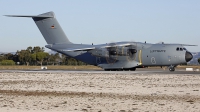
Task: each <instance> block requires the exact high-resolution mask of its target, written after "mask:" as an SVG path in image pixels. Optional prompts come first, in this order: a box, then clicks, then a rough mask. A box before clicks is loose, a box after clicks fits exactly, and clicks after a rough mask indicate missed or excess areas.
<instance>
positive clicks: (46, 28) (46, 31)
mask: <svg viewBox="0 0 200 112" xmlns="http://www.w3.org/2000/svg"><path fill="white" fill-rule="evenodd" d="M6 16H9V17H32V18H33V20H34V21H35V23H36V25H37V27H38V28H39V30H40V32H41V33H42V35H43V37H44V38H45V40H46V42H47V43H48V44H59V43H67V44H71V42H70V41H69V40H68V38H67V36H66V35H65V33H64V32H63V30H62V28H61V26H60V25H59V23H58V21H57V20H56V18H55V14H54V12H47V13H43V14H40V15H37V16H26V15H25V16H23V15H6Z"/></svg>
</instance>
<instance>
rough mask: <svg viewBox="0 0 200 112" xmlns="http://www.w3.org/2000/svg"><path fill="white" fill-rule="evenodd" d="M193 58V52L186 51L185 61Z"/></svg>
mask: <svg viewBox="0 0 200 112" xmlns="http://www.w3.org/2000/svg"><path fill="white" fill-rule="evenodd" d="M192 58H193V56H192V54H191V53H190V52H188V51H186V53H185V61H186V62H188V61H190V60H191V59H192Z"/></svg>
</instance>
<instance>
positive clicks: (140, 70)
mask: <svg viewBox="0 0 200 112" xmlns="http://www.w3.org/2000/svg"><path fill="white" fill-rule="evenodd" d="M1 72H22V73H24V72H27V73H28V72H29V73H32V72H35V73H85V74H88V73H97V74H105V73H106V74H200V71H186V70H185V69H176V71H174V72H170V71H169V70H168V69H165V70H164V69H161V68H138V69H137V70H136V71H103V70H77V69H76V70H0V73H1Z"/></svg>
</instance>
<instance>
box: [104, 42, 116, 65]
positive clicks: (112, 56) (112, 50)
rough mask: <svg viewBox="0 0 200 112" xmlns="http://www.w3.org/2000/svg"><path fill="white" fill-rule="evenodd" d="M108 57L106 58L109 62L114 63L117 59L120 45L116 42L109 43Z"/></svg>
mask: <svg viewBox="0 0 200 112" xmlns="http://www.w3.org/2000/svg"><path fill="white" fill-rule="evenodd" d="M108 46H109V47H108V48H106V49H107V51H108V57H107V58H106V60H107V63H110V64H113V63H115V62H116V61H117V58H118V46H116V43H115V42H112V43H109V44H108Z"/></svg>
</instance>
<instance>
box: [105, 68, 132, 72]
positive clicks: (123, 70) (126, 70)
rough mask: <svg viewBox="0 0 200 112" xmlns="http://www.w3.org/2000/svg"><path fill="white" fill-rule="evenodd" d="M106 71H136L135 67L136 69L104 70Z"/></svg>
mask: <svg viewBox="0 0 200 112" xmlns="http://www.w3.org/2000/svg"><path fill="white" fill-rule="evenodd" d="M104 70H105V71H135V70H136V68H135V67H134V68H124V69H122V68H120V69H104Z"/></svg>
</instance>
